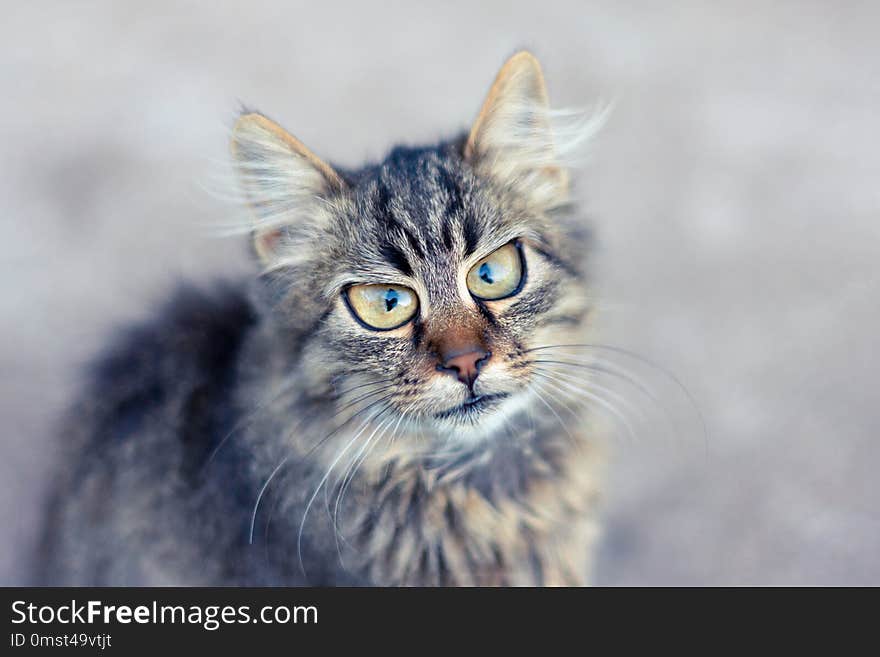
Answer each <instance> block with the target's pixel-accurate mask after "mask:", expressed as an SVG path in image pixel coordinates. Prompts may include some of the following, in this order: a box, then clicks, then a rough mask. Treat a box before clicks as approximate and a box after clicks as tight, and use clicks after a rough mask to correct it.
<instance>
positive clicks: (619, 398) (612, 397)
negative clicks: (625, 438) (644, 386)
mask: <svg viewBox="0 0 880 657" xmlns="http://www.w3.org/2000/svg"><path fill="white" fill-rule="evenodd" d="M535 369H536V370H539V371H542V372H545V373H546V374H550V375H552V376H553V377H559V378H561V379H562V380H564V381H566V382H568V383H569V384H571V385H572V387H574V388H575V389H577V390H584V391H586V392H592V393H601V394H604V395H605V396H606V397H608V398H609V399H608V401H609V403H610V402H614V401H616V402H617V403H618V404H619V405H621V406H624V407H626V409H627V410H628V411H630V412H633V413H635V414H636V415H637V416H638V420H639V422H640V423H641V424H644V425H648V424H650V423H649V422H648V416H647V415H646V414H645V412H644V411H643V410H642V409H641V408H639V407H638V406H636V405H635V404H633V403H632V402H630V401H629V400H628V399H627V398H626V397H624V396H623V395H620V394H618V393H617V392H615V391H614V390H612V389H611V388H607V387H605V386H603V385H601V384H599V383H597V382H595V381H587V382H585V381H584V380H583V379H578V378H577V377H574V376H572V375H570V374H567V373H566V372H559V371H558V370H556V369H552V368H544V367H537V368H535Z"/></svg>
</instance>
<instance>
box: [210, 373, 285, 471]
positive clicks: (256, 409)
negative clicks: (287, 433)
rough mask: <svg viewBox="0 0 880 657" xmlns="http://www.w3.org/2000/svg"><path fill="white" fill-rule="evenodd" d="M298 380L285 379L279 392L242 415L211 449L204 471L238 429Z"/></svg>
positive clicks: (251, 420)
mask: <svg viewBox="0 0 880 657" xmlns="http://www.w3.org/2000/svg"><path fill="white" fill-rule="evenodd" d="M297 381H298V379H297V378H295V377H291V378H290V379H289V380H287V381H285V382H284V383H283V384H282V386H281V389H280V390H279V391H278V392H277V393H273V394H272V395H271V396H270V397H269V398H268V399H265V400H263V401H261V402H259V403H258V404H257V406H255V407H254V408H253V409H252V410H251V411H249V412H248V413H247V414H246V415H245V416H244V417H242V418H241V419H240V420H239V421H238V422H236V423H235V424H234V425H233V427H232V428H231V429H230V430H229V432H228V433H227V434H226V435H225V436H223V438H222V439H221V440H220V442H219V443H217V446H216V447H215V448H214V449H213V450H211V454H210V455H209V456H208V459H207V460H206V461H205V464H204V465H203V466H202V470H203V471H204V470H206V469H207V468H208V466H210V465H211V463H212V462H213V461H214V457H216V456H217V454H218V453H219V452H220V450H221V448H222V447H223V446H224V445H225V444H226V441H228V440H229V439H230V438H232V436H233V435H235V434H236V433H237V432H238V431H240V430H242V429H243V428H245V427H246V426H247V425H249V424H250V423H251V422H253V421H254V420H255V419H256V417H257V415H258V414H259V413H260V412H261V411H264V410H266V408H268V407H269V406H270V405H271V404H273V403H274V402H276V401H278V400H279V399H280V398H281V397H282V396H283V395H284V394H286V393H287V392H289V390H290V389H291V388H293V387H294V385H295V384H296V383H297Z"/></svg>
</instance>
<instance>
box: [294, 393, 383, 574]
mask: <svg viewBox="0 0 880 657" xmlns="http://www.w3.org/2000/svg"><path fill="white" fill-rule="evenodd" d="M390 408H391V405H390V404H385V405H384V406H383V407H382V408H380V409H379V410H377V411H376V412H375V413H373V415H371V416H370V417H368V418H367V419H366V420H365V421H364V423H363V424H362V425H361V427H360V428H359V429H358V431H357V433H356V434H355V435H354V437H353V438H352V439H351V440H350V441H348V443H347V444H346V445H345V448H344V449H343V450H342V451H340V452H339V454H338V455H337V456H336V458H335V459H333V462H332V463H331V464H330V467H329V468H327V472H326V473H325V474H324V476H323V477H321V481H320V482H318V486H317V488H315V492H314V493H312V496H311V497H310V498H309V501H308V503H307V504H306V508H305V511H304V512H303V518H302V521H301V522H300V525H299V532H298V533H297V537H296V553H297V557H298V558H299V566H300V570H301V571H302V574H303V577H307V575H306V570H305V565H304V563H303V560H302V534H303V529H304V528H305V525H306V519H307V518H308V515H309V510H310V509H311V508H312V504H314V502H315V498H316V497H317V496H318V493H319V492H320V490H321V488H322V487H323V486H324V484H325V483H326V482H327V479H328V478H329V477H330V474H331V473H332V472H333V468H335V467H336V464H337V463H339V460H340V459H341V458H342V457H343V456H344V455H345V453H346V452H347V451H348V450H349V449H350V448H351V446H352V445H353V444H354V443H355V442H356V441H357V439H358V438H360V436H361V434H362V433H363V432H364V430H365V429H366V427H367V425H368V424H369V423H370V421H372V420H373V419H375V418H376V417H378V416H379V415H381V414H382V413H384V412H386V411H387V410H389V409H390Z"/></svg>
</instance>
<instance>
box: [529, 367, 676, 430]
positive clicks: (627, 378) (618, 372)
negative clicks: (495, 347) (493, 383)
mask: <svg viewBox="0 0 880 657" xmlns="http://www.w3.org/2000/svg"><path fill="white" fill-rule="evenodd" d="M530 362H532V363H540V364H551V365H561V366H564V367H576V368H581V369H585V370H589V371H592V372H597V373H599V374H608V375H610V376H613V377H616V378H618V379H620V380H622V381H624V382H626V383H628V384H630V385H632V386H633V387H634V388H635V389H636V390H638V391H639V392H641V393H642V394H643V395H645V396H646V397H647V398H648V399H649V400H650V401H651V402H653V404H654V406H655V408H657V409H658V410H659V411H660V412H661V414H662V416H663V420H664V423H665V424H666V425H667V428H668V430H669V435H670V436H672V437H675V436H678V435H680V433H681V432H680V431H679V430H678V423H677V422H676V421H675V418H674V417H673V415H672V413H670V412H669V409H668V408H666V406H664V405H663V404H662V403H661V401H660V399H659V398H658V397H657V396H656V395H655V394H654V393H652V392H651V390H650V389H649V388H648V387H647V386H645V385H644V384H642V383H641V382H640V381H639V380H638V379H637V378H635V377H634V376H633V375H632V374H631V373H630V372H629V371H628V370H626V369H625V368H621V367H619V366H616V365H612V366H611V367H608V366H607V364H605V363H602V364H599V363H593V362H590V363H574V362H571V361H564V360H547V359H536V360H533V361H530ZM546 369H547V370H548V371H551V372H553V373H554V374H558V375H559V376H563V373H562V372H559V371H558V368H556V367H550V368H546ZM571 380H573V381H574V380H577V379H574V378H572V379H571ZM590 385H592V386H595V387H596V388H597V389H598V390H600V391H604V392H605V393H606V394H608V395H611V396H612V397H614V398H616V399H617V400H618V401H620V402H621V403H623V404H625V405H626V406H629V407H630V408H632V409H634V410H635V411H636V412H637V413H638V414H639V415H640V417H641V418H642V420H643V421H645V422H646V423H647V416H646V414H645V412H644V411H643V410H642V409H641V408H640V407H638V406H636V405H635V404H632V403H630V402H629V401H628V400H627V399H626V397H624V396H623V395H620V394H617V393H616V392H614V391H613V390H612V389H611V388H607V387H605V386H602V385H599V384H598V383H595V382H594V381H591V382H590Z"/></svg>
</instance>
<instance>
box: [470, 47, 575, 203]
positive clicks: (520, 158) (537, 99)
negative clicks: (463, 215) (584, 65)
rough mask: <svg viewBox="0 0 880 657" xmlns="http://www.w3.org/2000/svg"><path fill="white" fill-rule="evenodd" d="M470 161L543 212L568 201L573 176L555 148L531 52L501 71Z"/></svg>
mask: <svg viewBox="0 0 880 657" xmlns="http://www.w3.org/2000/svg"><path fill="white" fill-rule="evenodd" d="M464 157H465V159H466V160H467V161H469V162H470V163H471V164H472V165H473V167H474V168H475V169H476V171H477V173H480V174H483V175H487V176H490V177H492V178H494V179H495V180H498V181H500V182H501V183H502V184H508V185H513V186H514V187H516V188H517V189H519V190H520V191H521V192H522V193H524V194H526V195H527V196H528V197H529V198H530V199H531V200H532V201H533V202H535V203H536V204H539V205H540V206H542V207H545V208H549V207H553V206H555V205H559V204H561V203H564V202H565V200H566V197H567V192H568V174H567V172H566V170H565V168H564V167H563V166H562V164H561V163H560V162H559V160H558V157H557V149H556V146H555V145H554V138H553V131H552V129H551V125H550V107H549V103H548V100H547V89H546V87H545V86H544V75H543V73H541V65H540V64H539V63H538V60H537V59H535V56H534V55H532V54H531V53H530V52H526V51H521V52H518V53H516V54H515V55H513V57H511V58H510V59H508V60H507V62H506V63H505V64H504V66H503V67H502V68H501V71H500V72H499V73H498V76H497V77H496V78H495V82H494V84H493V85H492V88H491V89H490V90H489V95H488V96H487V97H486V100H485V102H484V103H483V107H482V109H481V110H480V114H479V116H477V120H476V121H475V122H474V125H473V127H472V128H471V132H470V135H469V136H468V139H467V142H466V143H465V148H464Z"/></svg>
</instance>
